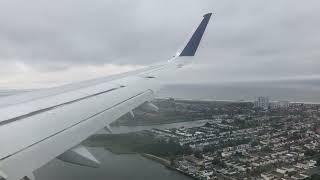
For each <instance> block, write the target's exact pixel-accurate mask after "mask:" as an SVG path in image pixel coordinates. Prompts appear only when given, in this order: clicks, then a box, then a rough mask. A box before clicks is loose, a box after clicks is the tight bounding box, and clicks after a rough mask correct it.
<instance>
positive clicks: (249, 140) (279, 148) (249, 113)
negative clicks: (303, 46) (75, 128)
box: [91, 97, 320, 180]
mask: <svg viewBox="0 0 320 180" xmlns="http://www.w3.org/2000/svg"><path fill="white" fill-rule="evenodd" d="M154 103H155V104H156V105H157V106H158V107H159V109H160V110H159V111H160V112H159V113H158V114H157V113H146V112H139V111H138V112H135V113H136V114H137V117H136V118H137V119H138V120H136V121H132V120H129V119H130V118H128V117H126V118H122V119H119V120H118V121H117V122H115V123H114V124H113V125H115V126H118V125H129V126H130V125H133V124H132V123H137V124H139V123H140V124H143V123H147V122H148V123H151V124H155V123H157V122H159V121H160V120H163V119H165V121H197V120H205V123H204V124H203V125H201V126H197V127H179V128H169V129H151V130H148V131H142V132H137V133H135V134H136V136H139V137H140V136H143V138H145V137H146V136H147V137H152V138H151V140H150V138H148V140H145V139H142V140H141V142H143V143H149V144H143V143H142V145H141V147H138V146H139V143H140V142H139V140H137V141H136V140H134V143H135V144H134V145H133V146H136V147H134V148H130V147H128V146H130V145H128V143H123V144H126V145H124V146H127V147H126V148H127V149H130V150H131V151H133V152H137V153H143V154H144V155H147V157H151V158H153V159H155V160H158V161H160V162H162V163H163V164H165V165H166V166H167V167H169V168H171V169H173V170H176V171H179V172H181V173H183V174H185V175H187V176H190V177H193V178H195V179H201V180H202V179H204V180H212V179H261V180H273V179H281V180H297V179H320V178H319V176H318V175H317V173H319V172H320V168H318V166H319V165H320V151H319V147H320V146H319V143H320V113H319V112H320V111H319V110H320V105H317V104H304V103H292V102H289V101H277V102H271V101H269V98H268V97H258V98H257V100H256V101H255V102H227V101H191V100H174V99H157V100H156V101H155V102H154ZM159 114H160V115H159ZM137 134H138V135H137ZM116 136H117V135H110V136H108V137H101V136H98V135H97V136H96V137H93V138H92V139H91V142H94V141H95V140H97V139H99V140H100V141H101V139H102V140H103V139H108V138H109V140H110V138H116ZM122 136H123V137H125V135H122ZM129 136H130V138H132V137H134V136H133V135H132V134H131V135H129ZM149 140H150V141H149ZM106 141H107V140H106ZM151 141H156V142H157V143H154V142H153V143H150V142H151ZM117 142H120V143H121V139H119V138H118V139H117ZM159 142H161V143H160V144H159ZM92 144H94V143H91V145H92ZM106 144H107V145H109V146H114V144H112V143H106ZM106 144H104V145H106ZM150 144H151V145H153V146H156V148H152V147H151V146H150ZM168 144H169V145H170V146H169V145H168ZM120 146H121V144H117V145H116V147H117V148H116V149H119V147H120ZM160 147H161V148H160ZM166 148H167V149H166ZM107 149H110V148H107ZM155 149H156V150H155ZM159 149H160V150H159ZM111 150H112V148H111ZM157 151H161V152H157Z"/></svg>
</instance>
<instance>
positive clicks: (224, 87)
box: [157, 80, 320, 103]
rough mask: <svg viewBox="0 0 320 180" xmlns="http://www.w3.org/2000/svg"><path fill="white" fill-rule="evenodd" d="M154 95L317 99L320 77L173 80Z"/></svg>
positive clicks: (197, 98)
mask: <svg viewBox="0 0 320 180" xmlns="http://www.w3.org/2000/svg"><path fill="white" fill-rule="evenodd" d="M157 96H158V97H174V98H177V99H195V100H233V101H240V100H249V101H252V100H254V99H256V98H257V97H258V96H268V97H269V98H270V99H271V100H274V101H277V100H288V101H291V102H314V103H320V80H300V81H298V80H295V81H293V80H287V81H265V82H235V83H220V84H176V85H168V86H166V87H164V88H163V89H161V90H160V92H159V93H158V95H157Z"/></svg>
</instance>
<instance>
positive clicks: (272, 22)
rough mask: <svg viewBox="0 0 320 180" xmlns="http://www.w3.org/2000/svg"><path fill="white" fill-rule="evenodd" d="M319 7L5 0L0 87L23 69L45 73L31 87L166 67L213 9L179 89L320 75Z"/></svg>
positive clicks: (204, 0) (0, 7)
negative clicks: (70, 76) (73, 75)
mask: <svg viewBox="0 0 320 180" xmlns="http://www.w3.org/2000/svg"><path fill="white" fill-rule="evenodd" d="M319 5H320V3H319V2H318V1H316V0H310V1H307V2H306V1H300V0H281V1H279V0H271V1H262V0H242V1H231V0H224V1H213V0H201V1H191V0H190V1H189V0H170V1H169V0H163V1H155V0H133V1H132V0H118V1H108V0H92V1H84V0H78V1H73V0H56V1H49V0H29V1H23V0H3V1H1V2H0V27H1V28H0V63H1V65H2V67H1V71H0V72H1V74H0V75H1V79H0V80H1V82H8V83H6V84H7V85H8V86H10V83H11V84H12V85H14V84H15V82H17V79H16V78H15V77H16V76H17V75H16V74H19V73H22V72H23V70H21V69H19V68H17V69H16V70H12V71H11V70H10V71H9V70H7V69H5V67H14V66H16V65H17V64H20V65H21V64H24V66H25V67H32V69H33V70H32V71H33V73H35V72H36V73H38V74H39V76H45V78H41V80H37V79H36V80H35V79H34V78H33V80H32V82H34V81H41V82H44V81H45V80H46V79H48V80H49V79H54V78H55V77H59V76H60V75H61V74H63V73H68V72H69V71H70V69H72V68H73V69H74V68H76V69H79V74H81V73H80V72H81V71H83V72H86V71H87V70H86V68H87V67H91V68H97V71H98V69H101V66H103V67H105V66H113V67H116V68H117V71H121V72H122V71H124V70H128V69H134V68H137V67H140V66H145V65H148V64H152V63H155V62H159V61H161V60H162V61H164V60H166V59H168V58H170V57H171V56H172V55H174V54H175V51H176V50H177V49H178V48H179V47H180V46H181V45H182V44H183V42H184V40H185V38H186V37H187V36H188V34H189V33H190V31H191V30H192V29H193V28H194V26H195V25H196V24H197V23H199V21H200V19H201V15H202V14H204V13H207V12H214V13H215V15H214V17H213V21H212V22H211V23H210V24H209V27H208V30H207V33H206V35H205V37H204V39H203V42H202V43H201V47H200V49H199V51H198V53H197V57H196V58H195V60H196V61H195V62H194V64H193V66H192V67H189V68H186V69H184V70H182V71H181V74H180V75H177V77H178V78H179V79H180V81H181V82H197V83H212V82H217V81H218V82H219V81H238V80H239V81H240V80H252V79H278V78H286V77H288V78H295V77H308V76H312V77H315V76H317V75H318V74H320V72H319V71H320V70H319V65H320V63H319V62H320V61H319V57H320V51H319V50H318V49H319V48H320V36H318V32H320V21H319V17H320V11H318V8H317V7H319ZM129 66H130V68H128V67H129ZM9 69H10V68H9ZM22 69H23V68H22ZM80 69H82V70H80ZM25 72H26V71H25V70H24V73H25ZM87 72H88V71H87ZM92 72H93V71H92ZM44 74H47V75H44ZM48 74H49V75H50V78H49V77H48ZM106 74H108V72H106ZM91 75H92V77H94V76H95V75H97V74H94V73H92V74H91ZM99 75H100V74H99ZM39 76H37V77H39ZM51 76H52V77H51ZM26 77H27V76H26ZM58 79H59V78H58ZM74 80H78V79H74ZM199 80H200V82H199ZM61 81H62V80H61ZM68 81H70V80H68ZM19 82H20V81H19ZM24 82H26V84H27V83H28V82H31V81H30V79H29V80H28V79H27V78H26V79H25V80H24ZM4 86H6V85H4V84H2V87H4Z"/></svg>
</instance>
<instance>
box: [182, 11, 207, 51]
mask: <svg viewBox="0 0 320 180" xmlns="http://www.w3.org/2000/svg"><path fill="white" fill-rule="evenodd" d="M211 15H212V13H207V14H205V15H204V16H203V19H202V21H201V23H200V24H199V26H198V27H197V29H196V30H195V31H194V33H193V34H192V36H191V38H190V39H189V41H188V42H187V44H186V46H185V47H184V48H183V50H182V51H181V53H177V55H178V56H194V55H195V53H196V51H197V49H198V46H199V44H200V41H201V38H202V36H203V34H204V32H205V30H206V27H207V25H208V23H209V20H210V18H211Z"/></svg>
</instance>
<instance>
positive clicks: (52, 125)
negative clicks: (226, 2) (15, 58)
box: [0, 13, 211, 180]
mask: <svg viewBox="0 0 320 180" xmlns="http://www.w3.org/2000/svg"><path fill="white" fill-rule="evenodd" d="M210 17H211V13H209V14H206V15H204V18H203V20H202V21H201V23H200V25H199V26H198V27H197V29H196V30H195V32H194V33H193V34H192V36H191V38H190V39H189V41H188V42H187V44H186V45H185V47H184V48H183V49H182V50H181V52H178V53H177V56H176V57H174V58H173V59H171V60H169V61H168V62H166V63H164V64H161V65H155V66H151V67H148V68H145V69H142V70H138V71H133V72H128V73H124V74H120V75H115V76H109V77H104V78H99V79H95V80H89V81H84V82H80V83H75V84H70V85H65V86H61V87H56V88H49V89H44V90H37V91H33V92H26V93H21V94H17V95H12V96H7V97H3V98H1V99H0V180H2V179H5V180H19V179H23V178H25V179H28V178H29V179H33V175H32V173H33V171H34V170H36V169H38V168H39V167H41V166H43V165H45V164H46V163H48V162H49V161H51V160H52V159H54V158H56V157H58V158H59V159H62V160H64V161H68V162H72V163H75V164H80V165H86V166H92V167H97V166H98V165H99V162H98V160H96V159H95V158H94V157H93V156H92V155H91V154H90V152H89V151H87V150H86V149H85V147H83V146H80V145H79V144H80V143H81V142H82V141H83V140H85V139H87V138H88V137H89V136H90V135H93V134H94V133H96V132H97V131H99V130H100V129H102V128H104V127H108V126H109V124H110V123H111V122H112V121H114V120H116V119H118V118H119V117H120V116H122V115H124V114H126V113H128V112H130V111H132V109H134V108H136V107H138V106H140V105H146V106H149V108H151V109H152V108H153V109H155V108H156V107H152V104H150V103H149V102H150V101H151V100H152V99H153V98H154V93H155V91H157V90H158V89H159V88H160V86H161V84H162V83H161V77H162V76H163V75H167V74H168V73H169V72H174V70H175V69H176V68H180V67H182V66H183V65H184V64H185V63H186V62H188V61H190V56H194V54H195V52H196V50H197V48H198V46H199V43H200V40H201V38H202V36H203V33H204V31H205V29H206V26H207V24H208V22H209V19H210Z"/></svg>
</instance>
